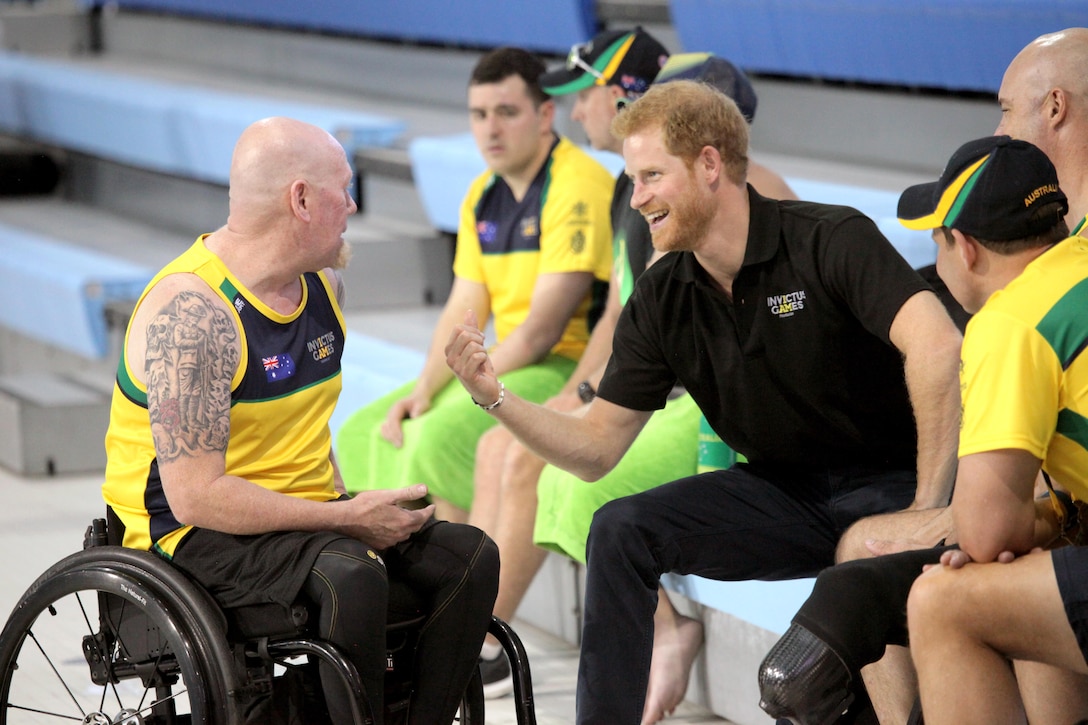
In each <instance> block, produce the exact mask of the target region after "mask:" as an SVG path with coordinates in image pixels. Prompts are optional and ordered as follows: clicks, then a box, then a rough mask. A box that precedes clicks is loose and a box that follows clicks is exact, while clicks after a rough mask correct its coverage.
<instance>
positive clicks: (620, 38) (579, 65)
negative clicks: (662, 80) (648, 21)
mask: <svg viewBox="0 0 1088 725" xmlns="http://www.w3.org/2000/svg"><path fill="white" fill-rule="evenodd" d="M668 58H669V52H668V51H667V50H665V46H663V45H661V43H659V42H657V40H655V39H654V37H653V36H651V35H650V34H649V33H647V32H646V31H644V30H643V29H642V28H640V27H636V28H635V29H634V30H607V31H605V32H603V33H599V34H597V35H595V36H594V37H593V38H592V39H591V40H589V41H588V42H586V43H581V44H579V45H576V46H574V47H573V48H571V49H570V53H568V54H567V62H566V63H565V64H564V66H563V67H562V68H559V69H557V70H554V71H551V72H548V73H545V74H544V75H542V76H540V87H541V88H543V89H544V92H545V93H547V94H548V95H551V96H563V95H567V94H569V93H577V92H578V91H580V90H582V89H584V88H589V87H591V86H594V85H598V86H607V85H614V86H619V87H621V88H622V89H623V90H624V91H625V92H626V93H631V94H642V93H645V92H646V91H647V90H648V89H649V88H650V84H651V83H653V82H654V78H656V77H657V73H658V71H659V70H661V66H663V65H664V64H665V61H666V60H668Z"/></svg>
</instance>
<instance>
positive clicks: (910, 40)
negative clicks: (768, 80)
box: [669, 0, 1088, 92]
mask: <svg viewBox="0 0 1088 725" xmlns="http://www.w3.org/2000/svg"><path fill="white" fill-rule="evenodd" d="M669 8H670V12H671V15H672V24H673V27H674V28H675V29H676V33H677V35H678V36H679V38H680V42H681V43H682V45H683V47H685V48H691V49H698V50H700V51H709V52H714V53H718V54H719V55H721V56H722V57H724V58H729V59H730V60H731V61H733V62H734V63H735V64H737V65H738V66H739V67H741V68H743V69H745V70H746V71H748V72H750V73H764V74H779V75H785V76H793V77H800V78H817V79H825V80H836V81H846V82H864V83H876V84H890V85H897V86H909V87H928V88H938V89H948V90H966V91H979V92H996V91H997V89H998V86H999V85H1000V83H1001V76H1002V75H1003V74H1004V72H1005V67H1006V66H1007V65H1008V63H1009V61H1010V60H1011V59H1012V58H1013V56H1015V55H1016V53H1018V52H1019V51H1020V49H1021V48H1023V47H1024V46H1025V45H1027V44H1028V43H1029V42H1031V41H1032V40H1033V39H1035V38H1036V37H1038V36H1039V35H1042V34H1044V33H1050V32H1053V31H1056V30H1063V29H1065V28H1069V27H1076V26H1082V25H1084V23H1085V18H1088V0H1050V2H1044V3H1039V2H1032V1H1031V0H909V2H904V0H670V2H669Z"/></svg>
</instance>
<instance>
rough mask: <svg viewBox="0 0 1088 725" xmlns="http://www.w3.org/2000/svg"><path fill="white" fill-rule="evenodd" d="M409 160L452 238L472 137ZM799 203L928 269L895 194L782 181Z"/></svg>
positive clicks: (436, 218) (416, 142)
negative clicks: (850, 217)
mask: <svg viewBox="0 0 1088 725" xmlns="http://www.w3.org/2000/svg"><path fill="white" fill-rule="evenodd" d="M587 151H589V152H590V153H591V154H592V155H593V156H594V157H595V158H597V160H599V161H600V162H601V163H602V164H603V165H604V166H605V168H607V169H608V170H609V171H610V172H611V173H612V174H613V175H615V174H618V173H619V172H620V171H621V170H622V169H623V158H622V157H621V156H618V155H617V154H614V153H609V152H606V151H596V150H593V149H587ZM408 155H409V158H410V159H411V164H412V178H413V179H414V180H415V185H416V190H417V191H418V193H419V198H420V201H421V202H422V204H423V209H424V211H425V212H426V214H427V217H428V219H429V220H430V222H431V224H432V225H434V227H435V228H436V229H439V230H442V231H446V232H450V233H456V232H457V221H458V214H459V210H460V206H461V200H462V198H463V197H464V194H465V189H467V188H468V185H469V183H470V182H471V181H472V180H473V179H474V178H476V176H477V175H479V174H480V173H482V172H483V170H484V168H485V165H484V162H483V159H482V158H481V157H480V154H479V152H478V151H477V150H476V144H475V143H474V142H473V140H472V135H471V134H457V135H453V136H424V137H418V138H414V139H412V140H411V141H410V142H409V145H408ZM787 181H788V182H789V184H790V186H792V187H793V190H794V191H795V192H797V195H798V196H799V197H801V198H802V199H807V200H810V201H819V202H823V203H827V204H843V205H846V206H852V207H854V208H855V209H858V210H859V211H861V212H862V213H864V214H865V215H866V216H868V217H869V218H871V219H872V220H873V221H875V222H876V224H877V226H878V227H879V228H880V231H881V232H883V233H884V236H886V237H887V238H888V239H889V240H890V241H891V243H892V245H894V246H895V248H896V249H898V250H899V253H900V254H902V255H903V256H904V257H905V258H906V260H907V261H908V262H910V264H911V266H912V267H915V268H917V267H922V266H924V265H927V264H931V263H932V262H933V261H934V260H935V259H936V256H937V250H936V247H934V245H933V241H932V240H931V239H930V236H929V234H928V233H926V232H918V231H912V230H910V229H907V228H905V227H904V226H903V225H902V224H900V223H899V221H898V219H897V218H896V214H895V211H896V206H897V205H898V203H899V193H898V192H894V191H885V190H882V189H867V188H864V187H859V186H851V185H847V184H836V183H829V182H823V181H815V180H812V179H803V178H789V179H787Z"/></svg>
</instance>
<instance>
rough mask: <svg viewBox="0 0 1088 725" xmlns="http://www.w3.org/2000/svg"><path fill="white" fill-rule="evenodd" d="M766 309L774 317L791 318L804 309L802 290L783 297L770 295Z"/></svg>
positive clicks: (803, 293)
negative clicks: (767, 308)
mask: <svg viewBox="0 0 1088 725" xmlns="http://www.w3.org/2000/svg"><path fill="white" fill-rule="evenodd" d="M767 307H769V308H770V310H771V314H772V315H774V316H775V317H778V318H783V317H793V316H794V315H795V314H796V313H798V312H800V311H801V310H803V309H805V291H804V290H803V289H802V290H797V291H796V292H787V293H786V294H784V295H770V296H769V297H767Z"/></svg>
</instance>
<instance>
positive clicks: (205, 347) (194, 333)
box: [125, 274, 433, 548]
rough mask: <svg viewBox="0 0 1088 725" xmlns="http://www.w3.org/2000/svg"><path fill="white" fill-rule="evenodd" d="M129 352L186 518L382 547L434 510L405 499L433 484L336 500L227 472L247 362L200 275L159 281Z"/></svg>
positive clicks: (225, 311) (231, 528)
mask: <svg viewBox="0 0 1088 725" xmlns="http://www.w3.org/2000/svg"><path fill="white" fill-rule="evenodd" d="M125 354H126V355H127V356H128V362H129V367H130V369H131V370H132V371H133V373H134V374H138V371H142V372H143V375H144V382H146V384H147V408H148V416H149V417H150V422H151V431H152V435H153V437H154V442H155V453H156V455H157V457H158V463H159V472H160V475H161V477H162V484H163V490H164V492H165V493H166V498H167V500H168V501H169V503H170V508H171V510H172V511H173V513H174V516H175V517H177V519H178V520H179V521H181V522H182V523H186V524H191V525H194V526H199V527H203V528H208V529H215V530H218V531H224V532H227V533H233V534H256V533H264V532H269V531H287V530H303V531H317V530H333V531H339V532H341V533H344V534H346V535H349V536H354V537H356V538H358V539H360V540H362V541H364V542H366V543H367V544H369V545H371V546H374V547H377V548H385V547H387V546H390V545H392V544H394V543H396V542H397V541H401V540H403V539H404V538H407V536H408V535H409V534H410V533H412V532H413V531H416V530H417V529H418V528H419V527H420V526H421V525H422V524H423V522H424V521H425V520H426V519H427V518H429V516H430V515H431V513H432V511H433V506H430V507H427V508H424V509H420V510H417V511H410V510H407V509H404V508H402V507H401V506H400V505H399V504H400V503H402V502H404V501H408V500H413V499H417V498H421V497H422V496H424V495H425V494H426V487H424V486H414V487H411V488H409V489H402V490H397V491H381V492H373V494H374V495H366V496H357V497H356V498H354V499H352V500H351V501H350V502H346V503H340V504H335V505H330V504H323V503H318V502H315V501H307V500H304V499H300V498H295V497H292V496H288V495H285V494H281V493H277V492H274V491H270V490H268V489H265V488H263V487H261V486H259V485H257V484H254V483H252V482H250V481H247V480H245V479H242V478H239V477H237V476H231V475H228V474H227V470H226V452H227V444H228V442H229V440H230V387H231V379H232V377H233V375H234V373H235V371H236V369H237V366H238V364H239V360H240V358H241V339H240V334H239V330H238V328H237V323H236V322H235V318H234V316H233V315H232V314H231V312H230V308H229V307H227V304H226V303H225V302H224V301H223V300H222V299H221V298H220V297H218V296H217V295H216V294H215V293H214V292H213V291H212V290H211V289H210V288H209V287H208V286H207V285H206V284H205V283H204V282H203V281H201V280H200V279H199V278H197V277H196V276H194V275H187V274H180V275H172V276H169V277H166V278H164V279H163V280H162V281H160V282H159V283H158V284H157V285H156V286H155V288H154V289H153V290H151V292H150V293H149V294H148V296H147V297H146V298H145V299H144V301H143V303H141V305H140V307H139V309H138V310H137V311H136V314H135V317H134V318H133V323H132V331H131V332H130V334H129V336H128V342H127V347H126V350H125Z"/></svg>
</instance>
